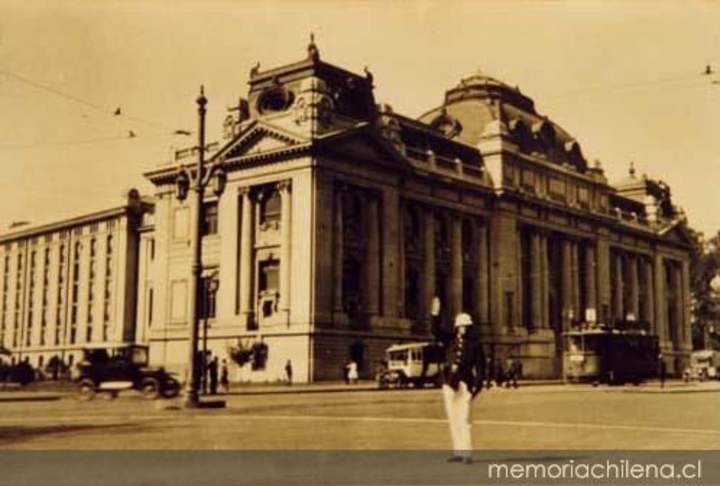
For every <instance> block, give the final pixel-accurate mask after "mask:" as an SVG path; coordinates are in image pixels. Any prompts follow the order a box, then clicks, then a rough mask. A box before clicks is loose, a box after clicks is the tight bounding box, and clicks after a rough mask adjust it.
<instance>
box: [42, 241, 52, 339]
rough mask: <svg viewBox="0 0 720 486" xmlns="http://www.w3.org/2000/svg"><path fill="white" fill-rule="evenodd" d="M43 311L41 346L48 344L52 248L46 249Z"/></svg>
mask: <svg viewBox="0 0 720 486" xmlns="http://www.w3.org/2000/svg"><path fill="white" fill-rule="evenodd" d="M42 285H43V286H42V310H41V316H40V319H41V320H40V346H44V345H45V343H46V333H47V313H48V293H49V291H50V248H49V247H45V256H44V258H43V283H42Z"/></svg>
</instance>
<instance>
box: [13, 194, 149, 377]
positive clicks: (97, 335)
mask: <svg viewBox="0 0 720 486" xmlns="http://www.w3.org/2000/svg"><path fill="white" fill-rule="evenodd" d="M152 209H153V206H152V203H151V202H149V201H144V200H142V199H141V198H140V195H139V194H138V193H137V191H135V190H132V191H130V193H129V194H128V199H127V203H126V204H125V205H123V206H121V207H117V208H113V209H108V210H105V211H100V212H96V213H93V214H88V215H83V216H79V217H76V218H72V219H68V220H64V221H59V222H56V223H52V224H46V225H41V226H29V227H23V228H21V229H18V230H17V231H12V232H10V233H5V234H2V235H0V292H1V293H0V345H2V347H3V348H5V349H6V350H8V351H10V352H11V353H12V354H11V356H10V361H12V362H13V363H18V362H20V361H24V360H27V361H28V362H29V363H30V364H31V365H32V366H33V367H36V368H40V369H42V368H44V366H46V365H47V364H48V363H49V361H50V360H51V359H53V357H56V358H58V359H61V360H62V361H63V362H64V363H65V364H66V365H69V366H72V365H73V364H76V363H78V362H79V360H80V359H81V358H82V350H83V348H85V347H88V346H114V345H121V344H124V343H132V342H133V341H134V340H135V339H136V336H135V334H136V308H137V299H136V293H137V290H136V289H137V270H138V235H139V226H140V225H141V223H142V221H143V218H144V215H146V214H150V213H151V212H152Z"/></svg>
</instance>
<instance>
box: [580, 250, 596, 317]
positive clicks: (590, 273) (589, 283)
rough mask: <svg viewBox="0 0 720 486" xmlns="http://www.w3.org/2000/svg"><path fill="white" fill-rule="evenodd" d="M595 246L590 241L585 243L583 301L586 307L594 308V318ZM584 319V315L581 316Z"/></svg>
mask: <svg viewBox="0 0 720 486" xmlns="http://www.w3.org/2000/svg"><path fill="white" fill-rule="evenodd" d="M595 272H596V263H595V248H594V247H593V245H592V243H589V242H588V244H587V245H585V294H586V297H585V303H586V308H588V309H595V318H596V319H597V318H598V304H597V285H596V275H595ZM581 318H582V319H583V320H585V316H584V315H583V316H581Z"/></svg>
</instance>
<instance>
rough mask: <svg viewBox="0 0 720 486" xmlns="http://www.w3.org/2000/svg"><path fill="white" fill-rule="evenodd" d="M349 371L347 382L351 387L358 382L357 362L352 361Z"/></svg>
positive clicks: (349, 364)
mask: <svg viewBox="0 0 720 486" xmlns="http://www.w3.org/2000/svg"><path fill="white" fill-rule="evenodd" d="M347 366H348V369H347V382H348V384H349V385H354V384H356V383H357V381H358V369H357V363H356V362H355V360H350V362H349V363H348V365H347Z"/></svg>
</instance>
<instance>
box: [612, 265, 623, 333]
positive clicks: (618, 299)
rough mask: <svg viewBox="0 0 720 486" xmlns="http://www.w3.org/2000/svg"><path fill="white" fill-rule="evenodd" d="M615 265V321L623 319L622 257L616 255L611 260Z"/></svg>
mask: <svg viewBox="0 0 720 486" xmlns="http://www.w3.org/2000/svg"><path fill="white" fill-rule="evenodd" d="M613 265H615V295H614V301H615V319H619V320H624V319H625V303H624V295H625V292H624V286H623V267H624V266H623V256H622V255H620V254H616V255H615V257H614V259H613Z"/></svg>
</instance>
